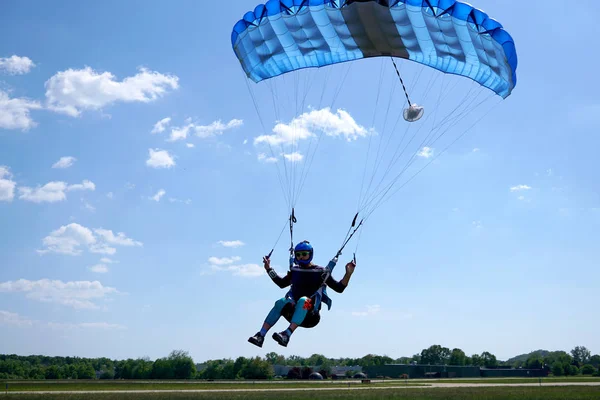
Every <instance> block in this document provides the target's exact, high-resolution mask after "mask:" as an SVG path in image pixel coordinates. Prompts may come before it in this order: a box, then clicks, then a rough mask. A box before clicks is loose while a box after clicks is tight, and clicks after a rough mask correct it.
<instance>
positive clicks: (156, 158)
mask: <svg viewBox="0 0 600 400" xmlns="http://www.w3.org/2000/svg"><path fill="white" fill-rule="evenodd" d="M148 153H149V157H150V158H148V160H146V165H147V166H149V167H152V168H171V167H173V166H175V159H174V158H173V156H171V155H170V154H169V152H168V151H167V150H161V149H156V150H153V149H148Z"/></svg>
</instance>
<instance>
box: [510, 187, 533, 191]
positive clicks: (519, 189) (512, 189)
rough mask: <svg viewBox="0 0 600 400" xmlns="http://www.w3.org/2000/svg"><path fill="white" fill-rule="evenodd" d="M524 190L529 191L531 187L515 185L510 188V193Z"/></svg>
mask: <svg viewBox="0 0 600 400" xmlns="http://www.w3.org/2000/svg"><path fill="white" fill-rule="evenodd" d="M524 190H531V186H528V185H517V186H513V187H511V188H510V191H511V192H521V191H524Z"/></svg>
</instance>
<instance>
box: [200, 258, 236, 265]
mask: <svg viewBox="0 0 600 400" xmlns="http://www.w3.org/2000/svg"><path fill="white" fill-rule="evenodd" d="M241 259H242V258H241V257H237V256H235V257H223V258H218V257H210V258H209V259H208V262H209V263H211V264H212V265H230V264H233V263H236V262H238V261H241Z"/></svg>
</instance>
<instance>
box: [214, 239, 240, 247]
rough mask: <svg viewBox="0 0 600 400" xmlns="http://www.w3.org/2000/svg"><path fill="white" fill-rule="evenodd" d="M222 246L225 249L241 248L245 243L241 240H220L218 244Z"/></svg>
mask: <svg viewBox="0 0 600 400" xmlns="http://www.w3.org/2000/svg"><path fill="white" fill-rule="evenodd" d="M218 243H219V244H220V245H221V246H223V247H233V248H236V247H241V246H244V245H245V243H244V242H242V241H241V240H219V242H218Z"/></svg>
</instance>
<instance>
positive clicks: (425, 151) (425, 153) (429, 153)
mask: <svg viewBox="0 0 600 400" xmlns="http://www.w3.org/2000/svg"><path fill="white" fill-rule="evenodd" d="M417 155H418V156H419V157H423V158H431V157H433V149H432V148H431V147H423V148H422V149H421V151H419V153H418V154H417Z"/></svg>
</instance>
